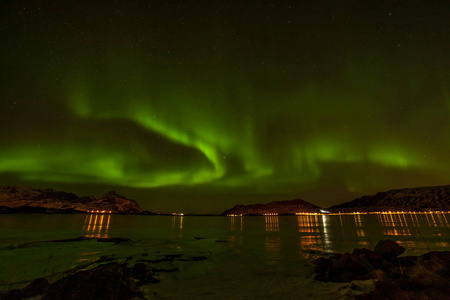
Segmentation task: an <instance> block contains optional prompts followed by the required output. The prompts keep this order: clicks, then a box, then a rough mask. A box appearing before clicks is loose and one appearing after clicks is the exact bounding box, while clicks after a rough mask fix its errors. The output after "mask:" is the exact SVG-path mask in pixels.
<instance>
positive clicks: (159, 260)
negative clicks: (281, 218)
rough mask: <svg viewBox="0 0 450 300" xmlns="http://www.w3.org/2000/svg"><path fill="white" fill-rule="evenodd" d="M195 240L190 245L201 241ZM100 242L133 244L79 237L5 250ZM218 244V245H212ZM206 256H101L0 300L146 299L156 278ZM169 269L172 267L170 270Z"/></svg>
mask: <svg viewBox="0 0 450 300" xmlns="http://www.w3.org/2000/svg"><path fill="white" fill-rule="evenodd" d="M202 239H204V238H202V237H195V238H194V241H198V240H202ZM95 241H96V242H101V243H111V244H116V245H122V246H126V247H133V245H134V243H135V241H133V240H131V239H129V238H120V237H114V238H88V237H85V236H80V237H77V238H72V239H63V240H49V241H41V242H33V243H25V244H17V245H13V246H9V247H7V250H12V251H14V250H15V249H21V248H25V247H35V246H41V245H45V244H46V243H62V244H67V246H71V245H74V244H72V243H83V242H95ZM215 242H219V243H220V242H222V241H215ZM209 259H210V257H208V256H207V255H189V254H187V253H177V254H173V253H160V252H159V251H157V252H156V253H142V254H140V255H132V254H129V255H128V256H126V257H115V256H102V257H100V258H99V259H97V260H95V261H92V262H89V263H87V264H80V265H78V266H77V267H75V268H72V269H69V270H66V271H64V272H63V273H62V274H59V275H55V274H53V275H52V276H47V277H40V278H36V279H34V280H32V281H31V282H30V283H29V284H27V285H26V286H24V287H22V288H15V289H11V290H7V291H3V292H0V299H1V300H19V299H27V298H31V297H38V298H39V299H44V300H46V299H52V300H53V299H71V300H77V299H80V300H82V299H83V300H90V299H92V300H94V299H95V300H96V299H105V300H106V299H108V300H109V299H146V293H148V290H149V289H150V290H151V289H152V288H151V285H153V284H157V283H159V282H160V279H159V278H158V277H159V276H158V275H159V274H163V273H170V272H178V271H179V268H178V267H176V266H179V265H182V264H186V263H197V262H201V261H206V260H209ZM170 266H172V267H170Z"/></svg>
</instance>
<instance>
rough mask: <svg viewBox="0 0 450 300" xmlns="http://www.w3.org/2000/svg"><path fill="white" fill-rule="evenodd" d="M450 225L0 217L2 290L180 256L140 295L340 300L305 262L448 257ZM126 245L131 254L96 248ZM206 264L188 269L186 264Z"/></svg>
mask: <svg viewBox="0 0 450 300" xmlns="http://www.w3.org/2000/svg"><path fill="white" fill-rule="evenodd" d="M448 221H450V215H448V214H441V213H433V214H383V215H310V216H260V217H196V216H121V215H108V214H105V215H102V214H92V215H1V216H0V270H2V271H1V272H0V289H2V290H4V289H9V288H12V287H16V286H21V285H24V284H25V283H27V282H29V281H31V280H32V279H34V278H37V277H42V276H45V277H48V278H49V279H56V278H58V276H62V274H63V272H64V271H66V270H68V269H70V268H74V267H77V266H82V265H88V264H90V263H92V262H94V261H95V260H96V259H98V258H100V257H101V256H105V255H106V256H111V257H114V258H117V259H122V260H124V259H125V258H126V257H129V258H130V257H132V261H133V260H134V261H137V260H139V259H146V258H158V257H161V256H162V255H165V254H174V253H175V254H181V255H183V258H184V259H182V260H180V261H175V262H162V263H160V264H159V265H157V266H155V267H158V268H160V269H167V270H171V269H174V268H177V269H178V270H179V271H178V272H166V273H161V274H158V275H157V276H158V278H160V279H161V282H160V283H158V284H156V285H152V286H148V287H146V289H147V296H148V297H149V298H155V299H182V298H184V299H189V298H191V299H192V298H193V297H202V298H211V299H213V298H214V299H217V298H220V299H225V298H230V297H234V298H242V299H243V298H245V299H256V298H261V297H263V298H264V297H266V298H274V297H275V298H285V299H289V298H292V299H299V294H298V293H299V291H302V293H301V295H303V296H302V297H300V298H304V299H307V298H310V297H316V298H322V299H326V298H329V297H332V296H333V297H334V296H336V295H337V296H342V291H338V289H339V288H340V287H342V285H333V284H331V285H330V284H327V285H325V284H323V283H321V282H317V281H315V280H313V279H312V277H313V274H312V271H311V270H312V267H311V259H313V258H315V257H316V256H317V255H320V254H323V252H325V253H327V252H345V251H351V250H352V249H353V248H361V247H365V248H369V249H373V247H374V246H375V245H376V243H377V242H378V241H379V240H382V239H387V238H390V239H393V240H395V241H397V242H399V243H400V244H401V245H403V246H404V247H405V248H406V253H405V254H407V255H419V254H422V253H424V252H426V251H428V250H437V251H443V250H449V248H450V226H449V222H448ZM82 235H83V236H88V237H128V238H131V239H133V240H134V241H135V243H132V244H126V243H125V244H118V245H115V244H113V243H99V242H96V241H95V240H89V241H82V242H68V243H58V242H57V243H55V242H51V243H49V242H46V241H51V240H59V239H69V238H75V237H78V236H82ZM195 256H204V257H207V258H208V259H206V260H203V261H196V262H192V261H189V258H190V257H195Z"/></svg>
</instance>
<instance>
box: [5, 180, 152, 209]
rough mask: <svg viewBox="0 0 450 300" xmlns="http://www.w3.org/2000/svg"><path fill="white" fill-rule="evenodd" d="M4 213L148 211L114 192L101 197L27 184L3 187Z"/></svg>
mask: <svg viewBox="0 0 450 300" xmlns="http://www.w3.org/2000/svg"><path fill="white" fill-rule="evenodd" d="M0 207H1V208H2V212H4V213H5V212H6V213H8V212H12V213H14V212H37V213H46V212H47V213H86V212H97V211H99V212H101V211H104V212H108V213H109V212H111V213H115V214H144V213H148V212H146V211H144V210H143V209H142V208H141V207H140V206H139V204H138V203H137V202H136V201H134V200H131V199H128V198H126V197H125V196H122V195H119V194H117V193H116V192H115V191H110V192H108V193H106V194H104V195H102V196H100V197H95V196H87V197H78V196H77V195H75V194H74V193H67V192H63V191H57V190H54V189H34V188H31V187H25V186H5V187H0Z"/></svg>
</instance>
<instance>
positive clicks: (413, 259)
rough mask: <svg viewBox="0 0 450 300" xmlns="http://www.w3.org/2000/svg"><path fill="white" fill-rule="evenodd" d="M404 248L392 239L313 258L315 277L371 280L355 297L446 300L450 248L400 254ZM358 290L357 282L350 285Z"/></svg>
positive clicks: (321, 279) (336, 280) (318, 278)
mask: <svg viewBox="0 0 450 300" xmlns="http://www.w3.org/2000/svg"><path fill="white" fill-rule="evenodd" d="M404 251H405V249H404V248H403V247H401V246H400V245H398V244H397V243H396V242H394V241H392V240H385V241H379V242H378V244H377V245H376V246H375V249H374V250H373V251H372V250H369V249H365V248H362V249H353V252H352V253H344V254H340V253H335V254H333V255H331V256H330V257H320V258H318V259H316V260H315V261H314V264H315V269H314V272H315V273H316V275H315V279H316V280H319V281H324V282H353V281H358V280H365V281H367V280H372V281H373V286H372V290H371V291H370V292H366V293H356V295H357V296H356V298H358V299H364V300H372V299H373V300H375V299H394V300H395V299H448V295H449V294H450V285H449V284H448V283H449V282H450V251H442V252H438V251H430V252H428V253H425V254H423V255H420V256H403V257H402V256H400V255H401V254H402V253H403V252H404ZM352 286H353V288H354V289H355V290H358V285H357V284H352Z"/></svg>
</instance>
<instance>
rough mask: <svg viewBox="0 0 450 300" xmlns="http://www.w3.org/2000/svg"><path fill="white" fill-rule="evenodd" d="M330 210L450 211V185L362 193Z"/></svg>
mask: <svg viewBox="0 0 450 300" xmlns="http://www.w3.org/2000/svg"><path fill="white" fill-rule="evenodd" d="M322 210H326V211H327V212H330V213H339V212H341V213H352V212H361V213H369V212H381V211H430V210H432V211H450V185H444V186H434V187H418V188H404V189H395V190H389V191H386V192H380V193H377V194H375V195H368V196H362V197H360V198H356V199H354V200H352V201H349V202H345V203H342V204H339V205H334V206H332V207H330V208H328V209H322ZM320 211H321V208H320V207H318V206H316V205H314V204H312V203H309V202H307V201H304V200H300V199H296V200H289V201H273V202H270V203H267V204H251V205H236V206H235V207H233V208H231V209H228V210H226V211H224V212H223V213H222V215H224V216H230V215H237V216H240V215H242V216H244V215H264V214H279V215H283V214H284V215H289V214H291V215H293V214H296V213H310V212H317V213H319V212H320Z"/></svg>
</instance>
